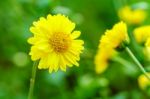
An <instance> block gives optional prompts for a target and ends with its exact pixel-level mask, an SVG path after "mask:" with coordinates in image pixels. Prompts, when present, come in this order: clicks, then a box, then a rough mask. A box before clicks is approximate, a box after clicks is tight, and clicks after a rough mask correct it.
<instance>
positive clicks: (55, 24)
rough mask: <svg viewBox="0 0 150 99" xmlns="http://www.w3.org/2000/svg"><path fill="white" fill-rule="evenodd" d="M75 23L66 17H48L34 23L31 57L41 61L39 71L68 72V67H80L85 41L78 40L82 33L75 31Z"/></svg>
mask: <svg viewBox="0 0 150 99" xmlns="http://www.w3.org/2000/svg"><path fill="white" fill-rule="evenodd" d="M74 28H75V23H73V22H71V21H70V20H69V19H68V18H67V17H66V16H64V15H61V14H57V15H53V16H52V15H48V16H47V18H44V17H41V18H40V19H39V20H38V21H36V22H33V26H32V27H31V28H30V31H31V32H32V33H33V37H31V38H29V39H28V43H30V44H31V45H32V47H31V51H30V53H29V54H30V55H31V59H32V60H33V61H36V60H40V61H39V65H38V68H39V69H49V72H50V73H51V72H52V71H55V72H56V71H57V70H58V69H59V68H60V69H61V70H63V71H66V66H69V67H72V66H73V65H76V66H79V64H78V62H77V61H79V60H80V53H82V50H83V49H84V47H83V43H84V42H83V40H78V39H77V38H78V37H79V36H80V34H81V33H80V31H73V29H74Z"/></svg>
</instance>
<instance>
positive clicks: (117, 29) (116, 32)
mask: <svg viewBox="0 0 150 99" xmlns="http://www.w3.org/2000/svg"><path fill="white" fill-rule="evenodd" d="M124 42H125V43H127V42H129V37H128V34H127V26H126V24H125V23H124V22H119V23H117V24H115V25H114V26H113V28H112V29H111V30H107V31H106V32H105V35H104V36H102V38H101V40H100V45H99V46H103V47H107V46H109V47H112V48H113V49H115V48H117V47H119V46H120V45H121V43H124Z"/></svg>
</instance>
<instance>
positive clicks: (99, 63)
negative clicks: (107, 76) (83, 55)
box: [95, 48, 113, 74]
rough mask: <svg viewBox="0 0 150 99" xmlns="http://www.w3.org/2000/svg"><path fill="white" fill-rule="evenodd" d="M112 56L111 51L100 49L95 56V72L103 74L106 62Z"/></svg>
mask: <svg viewBox="0 0 150 99" xmlns="http://www.w3.org/2000/svg"><path fill="white" fill-rule="evenodd" d="M112 56H113V49H102V48H101V49H100V50H99V51H98V53H97V54H96V56H95V71H96V73H97V74H101V73H103V72H104V71H105V70H106V69H107V67H108V61H109V59H110V58H111V57H112Z"/></svg>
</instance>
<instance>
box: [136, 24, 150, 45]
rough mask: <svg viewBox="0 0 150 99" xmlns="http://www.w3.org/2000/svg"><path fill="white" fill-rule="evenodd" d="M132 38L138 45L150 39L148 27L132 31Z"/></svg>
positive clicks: (149, 27)
mask: <svg viewBox="0 0 150 99" xmlns="http://www.w3.org/2000/svg"><path fill="white" fill-rule="evenodd" d="M133 34H134V37H135V39H136V41H137V42H138V43H144V42H146V40H147V39H148V38H149V37H150V26H141V27H138V28H136V29H135V30H134V31H133Z"/></svg>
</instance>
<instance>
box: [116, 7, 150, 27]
mask: <svg viewBox="0 0 150 99" xmlns="http://www.w3.org/2000/svg"><path fill="white" fill-rule="evenodd" d="M118 16H119V17H120V19H121V20H124V21H125V22H127V23H129V24H140V23H142V22H143V21H144V20H145V19H146V16H147V15H146V12H145V11H144V10H142V9H139V8H138V9H132V8H131V7H129V6H125V7H123V8H121V9H120V10H119V11H118Z"/></svg>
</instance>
